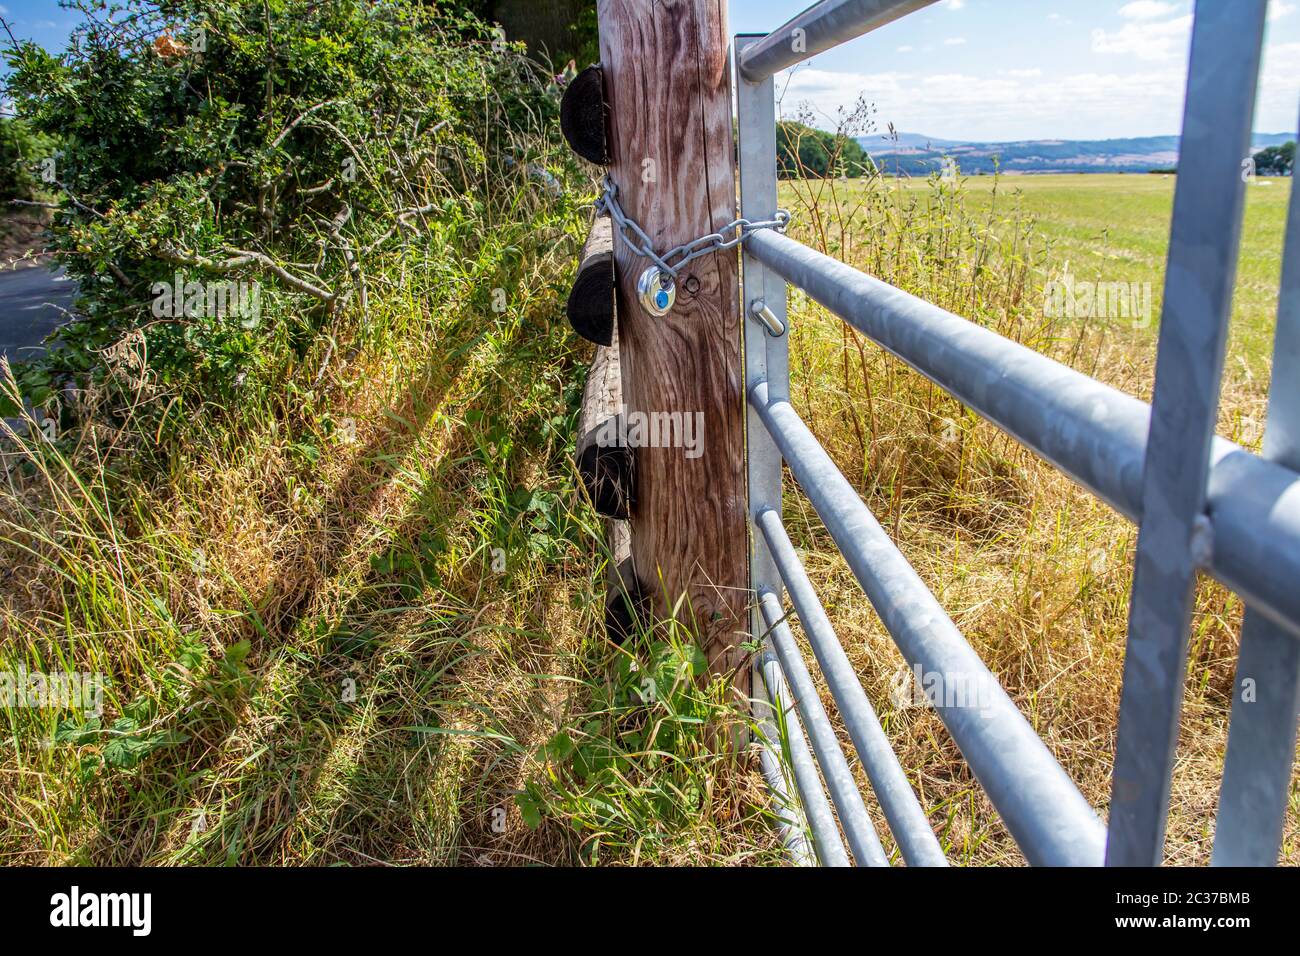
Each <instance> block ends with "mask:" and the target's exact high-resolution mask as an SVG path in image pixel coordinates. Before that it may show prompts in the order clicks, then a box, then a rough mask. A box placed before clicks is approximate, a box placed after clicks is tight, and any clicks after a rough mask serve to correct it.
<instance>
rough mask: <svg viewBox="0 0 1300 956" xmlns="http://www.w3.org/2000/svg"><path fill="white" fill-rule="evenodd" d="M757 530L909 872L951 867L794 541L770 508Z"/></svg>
mask: <svg viewBox="0 0 1300 956" xmlns="http://www.w3.org/2000/svg"><path fill="white" fill-rule="evenodd" d="M754 524H755V525H756V526H757V527H758V529H759V531H761V532H762V534H763V538H764V539H765V540H766V541H767V546H768V549H769V551H770V552H771V554H772V557H773V558H774V559H775V560H776V566H777V570H778V571H780V573H781V579H782V580H783V581H784V582H785V587H786V590H787V591H788V592H789V593H790V601H791V602H792V603H793V604H794V607H795V610H796V611H797V612H798V614H799V621H800V622H801V623H802V624H803V630H804V633H805V634H806V635H807V636H808V643H809V644H810V645H811V646H812V649H813V653H814V654H815V655H816V656H817V662H818V664H820V665H821V669H822V674H823V675H825V677H826V684H827V686H829V687H830V691H831V696H832V697H834V698H835V703H836V704H837V705H839V708H840V714H841V715H842V716H843V718H844V725H845V727H847V728H848V731H849V736H850V737H852V738H853V744H854V746H856V747H857V748H858V756H859V757H860V758H861V759H862V765H863V767H864V768H866V771H867V776H868V777H869V778H870V780H871V787H872V789H873V790H874V791H875V793H876V799H877V800H879V801H880V806H881V808H882V809H883V810H884V811H885V817H886V819H888V820H889V828H890V830H891V831H892V832H893V834H894V839H895V841H897V843H898V847H899V849H900V850H901V851H902V853H903V859H904V860H906V861H907V865H908V866H947V865H948V860H947V858H946V857H944V855H943V847H942V846H940V845H939V840H938V839H937V838H936V837H935V835H934V830H932V829H931V827H930V821H929V819H928V818H927V817H926V815H925V810H924V809H922V807H921V804H920V801H918V800H917V798H916V794H915V793H914V792H913V791H912V785H911V782H910V781H909V780H908V779H907V774H906V773H905V772H904V771H903V767H902V765H901V764H899V762H898V755H897V754H895V753H894V748H893V747H892V746H890V743H889V738H888V737H887V736H885V731H884V728H882V727H881V726H880V720H879V718H877V717H876V712H875V710H874V709H873V708H872V706H871V701H869V700H868V699H867V695H866V692H865V691H864V690H863V689H862V683H861V682H860V681H859V680H858V675H857V672H856V671H855V670H854V669H853V664H852V663H851V662H850V661H849V657H848V655H847V654H845V653H844V647H843V645H842V644H840V640H839V638H838V637H836V635H835V630H834V628H832V627H831V622H830V618H828V617H827V616H826V611H825V609H824V608H823V607H822V604H821V601H819V600H818V599H817V594H816V592H815V591H814V590H813V586H812V581H810V580H809V579H808V574H807V572H806V571H805V570H804V568H803V565H802V564H800V563H799V557H798V555H796V554H795V551H794V545H793V544H791V543H790V536H789V535H788V534H786V530H785V527H784V525H782V524H781V516H780V515H779V514H777V513H776V511H774V510H773V509H771V508H765V509H763V510H762V511H760V512H759V514H757V515H756V516H755V517H754Z"/></svg>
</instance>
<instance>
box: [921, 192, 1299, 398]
mask: <svg viewBox="0 0 1300 956" xmlns="http://www.w3.org/2000/svg"><path fill="white" fill-rule="evenodd" d="M1291 182H1292V181H1291V180H1290V179H1288V178H1265V177H1260V178H1258V179H1256V180H1254V181H1253V182H1252V183H1251V184H1250V186H1249V188H1247V190H1246V215H1245V220H1244V223H1243V226H1242V242H1241V250H1240V253H1239V259H1238V265H1237V286H1236V292H1235V295H1234V298H1233V311H1232V336H1231V340H1230V344H1229V352H1228V355H1229V363H1228V364H1229V369H1230V371H1229V374H1230V375H1239V374H1241V366H1242V364H1243V363H1244V365H1245V366H1246V367H1247V368H1248V370H1249V373H1250V374H1252V375H1256V376H1257V375H1260V374H1264V375H1265V377H1266V373H1267V369H1268V367H1269V360H1270V356H1271V354H1272V335H1273V325H1274V323H1275V321H1276V317H1277V290H1278V284H1279V282H1280V281H1281V268H1282V257H1281V255H1280V254H1279V250H1280V249H1281V245H1282V236H1283V233H1284V231H1285V229H1286V212H1287V204H1288V202H1289V200H1290V196H1291ZM1175 183H1176V179H1175V177H1174V176H1171V175H1159V174H1155V175H1148V176H1129V175H1123V176H1120V175H1092V174H1084V175H1044V176H1008V177H1005V178H1002V179H1000V180H998V181H997V183H996V188H995V182H994V179H993V177H987V176H974V177H969V178H967V179H965V180H964V184H965V190H964V198H965V204H966V207H967V210H968V211H969V212H970V214H972V215H973V216H975V217H976V218H979V217H982V216H986V215H988V214H989V213H990V211H992V210H994V209H995V208H996V207H1000V208H1001V211H1003V212H1005V211H1006V209H1007V206H1008V205H1011V206H1013V207H1016V208H1018V209H1019V210H1020V211H1021V212H1022V214H1023V215H1025V216H1027V217H1029V218H1031V219H1032V220H1033V221H1034V225H1035V228H1036V231H1037V234H1038V236H1039V238H1040V239H1041V240H1042V241H1043V242H1044V243H1045V244H1046V246H1047V248H1048V250H1049V262H1050V263H1051V266H1052V268H1053V269H1055V270H1063V269H1065V268H1066V267H1067V266H1068V268H1069V270H1070V272H1071V273H1072V274H1074V275H1075V276H1076V278H1078V279H1082V280H1089V281H1105V282H1139V283H1147V282H1149V283H1150V284H1151V291H1152V297H1153V307H1154V313H1155V321H1153V322H1152V323H1151V325H1150V326H1149V328H1147V329H1145V330H1138V331H1145V332H1146V333H1147V334H1154V333H1155V331H1156V330H1157V329H1158V327H1159V315H1160V307H1161V303H1162V301H1163V297H1164V283H1165V259H1166V255H1167V253H1168V246H1169V227H1170V221H1171V218H1172V213H1173V201H1174V185H1175ZM900 185H901V186H902V188H903V189H905V190H906V191H907V192H909V193H911V194H922V193H924V192H926V191H927V190H928V188H929V187H928V186H927V185H926V184H925V183H924V182H917V181H911V182H906V183H900ZM995 197H996V198H995ZM995 204H996V206H995ZM1234 365H1235V366H1237V368H1236V369H1233V366H1234Z"/></svg>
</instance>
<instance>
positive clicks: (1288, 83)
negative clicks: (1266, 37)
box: [1255, 43, 1300, 133]
mask: <svg viewBox="0 0 1300 956" xmlns="http://www.w3.org/2000/svg"><path fill="white" fill-rule="evenodd" d="M1296 63H1300V43H1270V44H1269V45H1267V46H1266V47H1264V60H1263V63H1262V64H1261V66H1260V73H1259V101H1258V102H1257V103H1256V104H1255V129H1256V130H1258V131H1259V132H1261V133H1288V132H1291V133H1293V132H1295V131H1296V104H1297V103H1298V102H1300V73H1298V72H1297V71H1296Z"/></svg>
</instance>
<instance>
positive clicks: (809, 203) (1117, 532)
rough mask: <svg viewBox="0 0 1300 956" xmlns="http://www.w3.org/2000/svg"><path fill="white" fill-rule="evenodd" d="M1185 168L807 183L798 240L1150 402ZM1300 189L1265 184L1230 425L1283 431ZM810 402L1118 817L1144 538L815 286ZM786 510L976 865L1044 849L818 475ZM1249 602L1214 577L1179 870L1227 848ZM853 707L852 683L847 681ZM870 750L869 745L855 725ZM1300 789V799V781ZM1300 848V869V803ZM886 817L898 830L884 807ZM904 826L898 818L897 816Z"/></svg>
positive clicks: (1177, 794)
mask: <svg viewBox="0 0 1300 956" xmlns="http://www.w3.org/2000/svg"><path fill="white" fill-rule="evenodd" d="M1172 188H1173V180H1172V178H1164V177H1157V176H1150V177H1140V176H1075V175H1070V176H1042V177H1037V176H1035V177H1006V178H1002V179H999V180H996V181H995V180H993V179H992V178H978V177H977V178H970V179H967V180H964V181H962V182H960V183H954V184H945V183H942V182H938V181H930V182H924V181H921V182H918V181H910V182H903V181H896V180H890V181H866V180H864V181H855V182H847V183H846V182H843V181H838V182H837V181H804V182H787V183H784V184H783V187H782V197H781V198H782V204H783V205H785V206H786V207H788V208H790V209H791V210H792V212H793V215H794V225H793V226H792V231H793V234H794V235H796V236H797V237H798V238H800V239H801V240H803V241H805V242H808V243H809V244H811V245H813V246H815V247H820V248H822V249H823V251H826V252H828V253H829V254H832V255H836V256H837V257H840V258H842V259H844V260H845V261H848V262H850V263H851V264H853V265H855V266H857V267H858V268H860V269H863V270H864V271H867V272H869V273H871V274H874V275H876V276H879V277H880V278H883V279H885V280H887V281H890V282H892V283H894V284H896V285H898V286H900V287H902V288H904V289H906V290H908V291H911V292H914V293H916V294H918V295H921V296H923V297H924V298H927V299H929V300H931V301H934V302H936V303H937V304H939V305H941V306H943V307H945V308H947V309H949V310H950V311H953V312H956V313H957V314H959V315H962V316H964V317H967V318H970V319H972V320H974V321H977V322H980V323H982V324H984V325H987V326H989V327H992V328H995V329H997V330H998V331H1000V332H1002V333H1003V334H1005V335H1009V336H1011V337H1013V338H1016V339H1018V340H1019V341H1021V342H1024V343H1025V344H1027V345H1030V346H1031V347H1033V348H1035V349H1037V350H1039V351H1042V352H1045V353H1047V354H1050V355H1052V356H1053V357H1055V358H1057V359H1058V360H1061V361H1064V362H1066V363H1067V364H1070V365H1072V366H1074V367H1076V368H1079V369H1080V370H1083V371H1086V372H1088V373H1089V374H1092V375H1095V376H1097V377H1099V378H1102V379H1104V380H1106V381H1108V382H1110V383H1111V384H1114V385H1116V386H1118V387H1120V388H1123V389H1125V390H1127V391H1129V392H1131V393H1132V394H1135V395H1139V396H1142V397H1144V398H1145V397H1148V395H1149V390H1150V386H1151V378H1152V372H1153V368H1154V345H1155V334H1154V333H1155V330H1156V328H1157V327H1158V317H1159V298H1160V290H1161V286H1162V283H1163V278H1164V275H1163V273H1164V253H1165V247H1166V243H1167V238H1168V229H1169V218H1170V209H1171V205H1172V194H1173V189H1172ZM1289 195H1290V184H1289V182H1287V181H1284V180H1278V181H1272V182H1271V184H1270V185H1262V184H1254V185H1252V186H1251V187H1250V191H1249V204H1248V212H1247V219H1246V226H1245V241H1244V248H1243V259H1242V266H1241V269H1240V271H1239V278H1238V287H1237V296H1236V303H1235V308H1234V328H1233V337H1232V344H1231V351H1230V355H1229V360H1228V363H1227V365H1228V372H1227V376H1226V379H1225V386H1224V399H1223V404H1222V414H1221V416H1220V431H1221V432H1222V433H1223V434H1226V435H1229V436H1230V437H1232V438H1234V439H1236V440H1238V441H1241V442H1243V443H1245V444H1247V445H1256V444H1257V442H1258V441H1259V439H1260V437H1261V434H1262V415H1261V413H1262V408H1263V402H1264V400H1265V396H1266V394H1267V369H1268V362H1269V353H1270V347H1269V346H1270V338H1271V333H1272V327H1273V323H1274V315H1275V309H1276V300H1277V284H1278V278H1279V271H1280V268H1279V266H1280V259H1281V237H1282V228H1283V221H1284V217H1285V208H1286V203H1287V199H1288V197H1289ZM1067 263H1068V268H1069V271H1070V273H1071V274H1072V275H1074V277H1075V278H1076V279H1077V280H1080V281H1105V282H1134V283H1150V284H1151V286H1152V291H1153V297H1154V301H1153V303H1152V317H1153V320H1152V321H1151V322H1150V323H1147V322H1145V321H1134V320H1132V318H1122V317H1120V318H1117V317H1114V316H1110V317H1101V318H1097V317H1088V318H1078V317H1070V316H1053V315H1049V314H1046V313H1047V310H1046V309H1045V302H1044V286H1045V285H1046V284H1047V283H1048V282H1049V281H1051V280H1052V279H1054V278H1059V277H1060V276H1061V275H1062V274H1063V273H1064V272H1065V269H1066V266H1067ZM792 315H793V327H792V338H791V349H792V355H791V389H792V394H793V398H794V403H795V406H796V407H797V408H798V409H799V411H800V413H801V414H802V415H803V416H804V418H805V420H806V421H808V423H809V425H810V427H812V428H813V430H814V432H815V433H816V434H817V435H818V437H819V438H820V439H821V441H822V443H823V444H824V445H825V446H826V447H827V449H828V450H829V451H830V452H831V454H832V456H833V457H834V458H835V459H836V461H837V462H838V463H839V465H840V467H841V469H842V470H843V471H844V472H845V474H846V476H848V477H849V478H850V480H851V481H853V482H854V483H855V484H856V485H857V486H858V487H859V489H860V490H861V492H862V493H863V495H864V498H865V499H866V501H867V503H868V504H869V505H870V506H871V508H872V510H873V511H874V512H875V514H876V515H877V517H878V518H879V519H880V520H881V523H882V524H884V525H885V527H886V528H887V529H890V530H892V531H893V533H894V537H895V539H896V540H897V541H898V542H899V544H900V547H901V548H902V549H903V551H904V553H905V554H906V555H907V556H908V558H909V559H910V560H911V561H912V562H913V564H914V565H915V566H916V568H917V570H918V571H919V573H920V574H921V576H922V578H923V579H925V581H926V583H927V584H928V585H929V586H930V587H931V589H932V590H933V591H934V592H935V594H936V595H937V596H938V597H939V599H940V601H941V603H943V605H944V606H945V608H947V609H948V611H949V613H950V615H951V616H952V617H953V619H954V621H955V622H956V623H957V625H958V627H959V628H961V629H962V631H963V633H964V634H965V635H966V637H967V639H968V640H969V641H970V642H971V643H972V644H973V645H974V646H975V647H976V649H977V650H979V651H980V653H981V655H982V656H983V658H984V659H985V661H986V662H987V663H988V664H989V666H990V667H991V668H992V669H993V670H994V671H995V672H996V673H998V674H999V676H1000V678H1001V680H1002V682H1003V684H1004V686H1005V687H1006V688H1007V690H1008V691H1009V692H1010V693H1011V694H1012V696H1013V698H1014V699H1015V700H1016V701H1017V703H1018V704H1019V705H1020V707H1021V708H1022V710H1023V711H1024V712H1025V713H1026V714H1027V715H1028V716H1029V718H1030V720H1031V722H1032V723H1033V724H1034V726H1035V727H1036V729H1037V730H1038V731H1039V732H1040V734H1041V735H1042V736H1043V737H1044V739H1045V740H1046V741H1047V742H1048V744H1049V746H1050V747H1051V748H1052V750H1053V752H1054V753H1055V755H1056V756H1057V758H1058V759H1060V760H1061V761H1062V763H1063V764H1064V766H1065V767H1066V769H1067V770H1068V771H1069V772H1070V774H1071V776H1072V777H1073V778H1074V779H1075V780H1076V781H1077V782H1078V783H1079V785H1080V787H1081V789H1082V790H1083V792H1084V794H1085V795H1086V796H1087V797H1088V798H1089V800H1090V801H1091V802H1092V803H1093V805H1094V806H1096V807H1098V808H1099V809H1100V810H1101V811H1102V812H1103V814H1104V811H1105V808H1106V804H1107V802H1108V800H1109V787H1110V766H1111V761H1112V758H1113V747H1114V732H1115V725H1116V717H1117V713H1118V702H1119V691H1120V680H1121V669H1122V664H1123V648H1124V635H1125V631H1126V626H1127V611H1128V588H1129V577H1130V573H1131V563H1132V548H1133V544H1134V541H1135V534H1134V531H1133V529H1132V528H1131V526H1129V524H1128V523H1127V521H1125V520H1124V519H1122V518H1120V517H1118V516H1117V515H1115V514H1114V513H1113V512H1111V511H1110V510H1109V509H1108V508H1107V507H1106V506H1105V505H1102V504H1100V503H1098V502H1096V501H1095V500H1093V499H1092V498H1091V497H1090V496H1089V495H1088V494H1087V493H1085V492H1083V491H1081V490H1080V489H1078V488H1076V487H1075V486H1074V485H1073V484H1072V483H1071V482H1070V481H1069V480H1068V479H1066V478H1064V477H1063V476H1061V475H1059V474H1057V473H1056V472H1055V471H1054V470H1053V469H1052V468H1050V467H1049V466H1047V465H1045V464H1044V463H1042V462H1041V461H1039V460H1038V459H1037V458H1035V457H1034V456H1033V455H1032V454H1030V453H1028V452H1025V451H1023V450H1021V449H1020V448H1019V447H1018V446H1017V445H1016V444H1015V443H1014V442H1013V441H1011V440H1010V439H1008V438H1006V437H1005V436H1003V435H1002V434H1001V433H1000V432H998V431H997V430H996V429H995V428H993V427H992V426H990V425H987V424H985V423H983V422H981V421H978V420H977V419H975V418H974V417H973V416H972V415H970V414H969V413H967V412H965V411H964V410H963V409H961V408H960V407H959V406H958V405H957V403H955V402H953V401H952V400H951V399H948V398H946V397H945V396H943V395H942V393H940V392H939V390H938V389H936V388H934V387H933V386H931V385H929V384H928V383H927V382H925V381H924V380H923V379H921V378H920V377H919V376H917V375H916V374H915V373H912V372H911V371H910V370H908V369H907V368H906V367H904V366H903V365H902V364H901V363H899V362H897V361H896V360H894V359H892V358H890V357H888V356H886V355H885V354H884V353H883V352H882V351H881V350H880V349H878V348H876V347H875V346H873V345H872V344H871V343H870V342H866V341H864V340H862V339H861V338H860V337H859V336H857V335H856V334H855V333H853V332H852V330H849V329H847V327H846V326H844V325H843V323H841V322H840V321H839V320H838V319H836V318H835V317H833V316H829V315H828V314H826V313H825V312H824V310H822V309H821V308H820V307H817V306H815V305H812V304H810V303H809V302H808V300H807V299H806V298H804V297H802V296H801V295H799V294H798V293H795V294H794V296H793V298H792ZM786 511H787V515H788V524H789V526H790V528H791V532H792V536H793V537H794V538H795V542H796V545H797V546H798V547H799V548H801V550H802V556H803V557H804V559H805V561H806V562H807V564H808V567H809V570H810V573H811V574H812V575H813V578H814V580H815V581H816V582H817V584H818V587H819V590H820V593H821V594H822V595H823V599H824V601H825V603H826V606H827V609H828V611H829V612H830V614H831V617H832V619H833V621H834V622H835V624H836V627H837V631H838V633H839V635H840V637H841V639H842V641H843V642H844V644H845V646H846V648H847V649H848V651H849V654H850V657H851V658H853V660H854V662H855V664H856V665H857V667H858V669H859V673H860V674H861V676H862V678H863V681H864V684H865V685H866V686H867V688H868V692H869V695H870V696H871V698H872V700H873V702H875V704H876V706H877V708H878V709H879V710H880V712H881V717H882V721H883V722H884V723H885V725H886V727H887V730H888V732H889V733H890V735H891V737H892V738H893V740H894V742H895V746H896V748H897V749H898V751H899V753H900V757H901V759H902V763H903V766H904V767H907V768H909V770H912V771H913V773H914V776H913V781H914V784H915V785H916V786H917V788H918V789H919V790H920V792H921V793H922V795H923V800H922V802H923V803H925V804H926V805H928V806H930V807H931V808H932V816H931V819H932V821H933V822H935V823H936V824H937V825H939V826H941V827H942V830H943V834H942V835H943V838H944V840H945V842H946V843H947V845H948V846H949V848H950V853H951V856H952V858H953V859H954V860H957V861H961V862H967V863H1008V862H1015V861H1018V860H1019V859H1020V857H1019V853H1018V851H1017V850H1016V849H1015V846H1014V844H1013V843H1012V842H1011V840H1010V839H1009V837H1008V835H1007V833H1006V831H1005V829H1004V828H1003V827H1002V826H1001V824H1000V823H999V822H998V821H997V818H996V815H995V814H994V812H993V810H992V807H991V805H990V804H989V803H988V801H987V799H986V798H985V797H984V796H983V794H982V791H981V790H980V788H979V786H978V784H976V783H975V782H974V780H973V779H972V778H971V777H970V775H969V771H968V770H966V768H965V767H964V765H963V764H962V763H961V762H960V759H959V755H958V754H957V752H956V750H955V748H954V747H953V745H952V743H951V741H950V740H949V739H948V737H947V735H946V732H945V731H944V729H943V727H942V724H941V723H940V722H939V721H938V719H937V717H936V716H935V715H934V714H933V712H932V711H929V710H927V709H921V708H916V707H914V706H908V704H909V702H908V700H907V699H906V694H902V695H900V694H899V690H900V688H904V689H905V688H906V686H907V685H906V681H905V679H904V678H905V673H904V672H902V671H901V670H900V668H902V665H903V661H902V657H901V655H899V654H898V652H897V651H896V649H895V648H894V647H893V645H892V642H891V641H890V639H889V638H888V635H887V634H885V632H884V630H883V628H882V627H881V625H880V623H879V621H878V620H877V619H876V617H875V615H874V612H873V611H872V610H871V608H870V605H869V604H868V603H867V602H866V600H865V599H864V598H863V597H862V596H861V593H860V590H859V588H858V586H857V584H856V582H855V581H854V579H853V576H852V574H851V573H850V572H849V570H848V568H847V565H846V564H845V562H844V561H843V559H842V558H841V557H840V556H839V555H838V553H837V551H836V550H835V547H834V544H833V542H831V540H830V538H829V536H828V535H827V534H826V533H825V531H824V529H823V528H822V526H821V524H820V521H819V520H818V519H817V516H816V515H815V513H814V512H813V511H812V509H811V507H810V506H809V505H808V504H807V503H806V501H805V500H804V499H803V497H802V496H801V495H800V494H799V493H798V491H797V490H793V489H791V488H790V486H789V485H787V492H786ZM1240 613H1241V606H1240V602H1239V601H1238V600H1237V599H1236V598H1235V597H1234V596H1232V595H1230V594H1228V593H1227V592H1225V591H1224V590H1223V589H1221V588H1219V587H1218V586H1217V585H1213V584H1211V583H1203V584H1202V586H1201V588H1200V590H1199V593H1198V600H1197V612H1196V617H1195V621H1194V626H1193V638H1192V647H1191V666H1190V674H1189V679H1188V682H1187V696H1186V700H1185V709H1184V721H1183V733H1182V738H1181V744H1180V751H1179V760H1178V765H1177V770H1176V774H1175V783H1174V792H1173V798H1172V810H1171V817H1170V824H1169V837H1168V843H1167V847H1168V851H1167V852H1168V859H1169V860H1170V862H1178V863H1186V864H1191V863H1197V864H1203V863H1206V862H1208V859H1209V849H1210V845H1211V841H1212V822H1213V810H1214V805H1215V801H1216V799H1217V781H1218V774H1219V771H1220V769H1221V766H1222V751H1223V744H1224V740H1225V739H1226V718H1227V714H1228V707H1229V703H1230V697H1229V695H1230V693H1231V683H1232V676H1233V660H1234V657H1235V653H1236V644H1237V629H1238V627H1239V622H1240ZM824 696H825V699H826V703H827V705H828V709H829V710H832V711H833V705H832V704H831V701H830V698H829V695H824ZM844 743H845V748H846V752H848V751H850V750H851V746H850V745H849V742H848V739H847V737H845V738H844ZM1293 794H1294V791H1293ZM1292 807H1293V811H1292V814H1291V816H1290V818H1289V820H1288V824H1287V835H1286V841H1285V845H1284V849H1283V857H1284V859H1285V860H1286V861H1288V862H1291V863H1295V862H1300V841H1298V826H1297V817H1298V816H1300V814H1297V812H1296V808H1297V798H1296V797H1295V796H1294V795H1293V798H1292ZM878 826H883V821H878ZM882 832H883V830H882Z"/></svg>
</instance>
